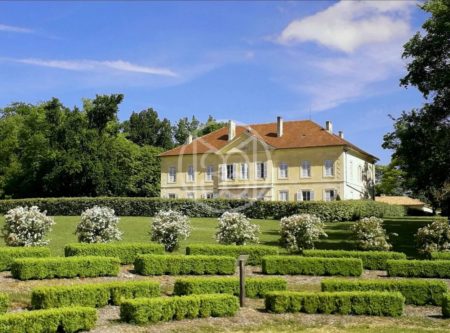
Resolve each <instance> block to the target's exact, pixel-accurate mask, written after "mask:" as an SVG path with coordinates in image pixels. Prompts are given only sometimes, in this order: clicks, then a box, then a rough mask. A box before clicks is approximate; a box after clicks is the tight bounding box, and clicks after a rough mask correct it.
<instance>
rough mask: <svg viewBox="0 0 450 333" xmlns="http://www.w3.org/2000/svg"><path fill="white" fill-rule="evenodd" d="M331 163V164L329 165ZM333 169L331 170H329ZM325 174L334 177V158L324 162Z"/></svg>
mask: <svg viewBox="0 0 450 333" xmlns="http://www.w3.org/2000/svg"><path fill="white" fill-rule="evenodd" d="M329 163H331V165H329ZM329 170H331V172H329ZM323 176H324V177H334V161H333V160H325V161H324V162H323Z"/></svg>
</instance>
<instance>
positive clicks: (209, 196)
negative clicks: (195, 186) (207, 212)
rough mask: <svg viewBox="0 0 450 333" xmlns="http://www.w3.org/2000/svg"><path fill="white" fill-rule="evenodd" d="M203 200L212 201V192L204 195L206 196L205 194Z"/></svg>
mask: <svg viewBox="0 0 450 333" xmlns="http://www.w3.org/2000/svg"><path fill="white" fill-rule="evenodd" d="M205 198H206V199H213V198H214V193H212V192H208V193H206V194H205Z"/></svg>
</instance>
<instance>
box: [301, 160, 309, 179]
mask: <svg viewBox="0 0 450 333" xmlns="http://www.w3.org/2000/svg"><path fill="white" fill-rule="evenodd" d="M301 176H302V178H310V177H311V162H310V161H302V171H301Z"/></svg>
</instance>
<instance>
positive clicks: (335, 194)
mask: <svg viewBox="0 0 450 333" xmlns="http://www.w3.org/2000/svg"><path fill="white" fill-rule="evenodd" d="M327 192H333V198H331V196H330V199H328V198H327ZM337 194H338V193H337V190H336V189H335V188H327V189H325V190H323V201H336V198H337Z"/></svg>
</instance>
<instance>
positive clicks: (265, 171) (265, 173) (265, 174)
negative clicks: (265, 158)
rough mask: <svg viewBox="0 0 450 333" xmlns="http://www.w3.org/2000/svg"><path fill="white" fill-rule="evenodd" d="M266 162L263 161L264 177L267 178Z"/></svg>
mask: <svg viewBox="0 0 450 333" xmlns="http://www.w3.org/2000/svg"><path fill="white" fill-rule="evenodd" d="M267 171H268V170H267V162H264V178H267V175H268V172H267Z"/></svg>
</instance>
